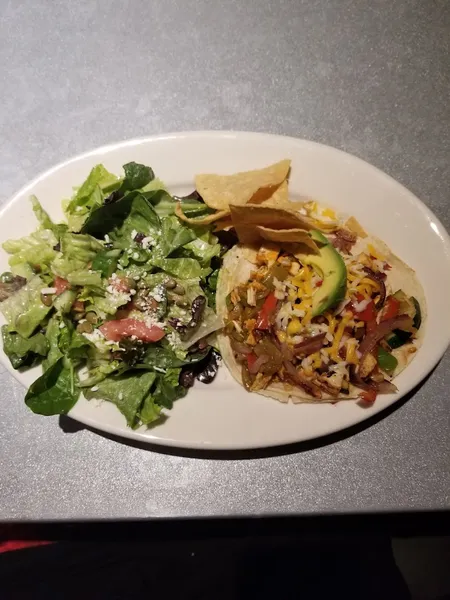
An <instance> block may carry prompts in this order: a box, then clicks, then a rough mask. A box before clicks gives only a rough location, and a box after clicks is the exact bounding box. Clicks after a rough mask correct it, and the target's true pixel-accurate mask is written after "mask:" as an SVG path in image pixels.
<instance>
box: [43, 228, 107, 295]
mask: <svg viewBox="0 0 450 600" xmlns="http://www.w3.org/2000/svg"><path fill="white" fill-rule="evenodd" d="M103 249H104V246H103V244H102V243H101V242H99V241H98V240H96V239H95V238H94V237H92V236H90V235H85V234H81V233H66V234H64V235H63V236H62V237H61V252H60V253H59V254H58V256H57V257H56V258H55V260H54V261H53V264H52V270H53V272H54V273H55V274H56V275H59V276H60V277H64V278H65V279H68V276H69V274H70V273H73V272H74V271H82V270H84V269H86V268H87V265H88V264H89V263H91V262H92V261H93V260H94V258H95V257H96V255H97V254H98V253H99V252H101V251H102V250H103ZM74 283H75V282H74ZM80 285H82V284H80Z"/></svg>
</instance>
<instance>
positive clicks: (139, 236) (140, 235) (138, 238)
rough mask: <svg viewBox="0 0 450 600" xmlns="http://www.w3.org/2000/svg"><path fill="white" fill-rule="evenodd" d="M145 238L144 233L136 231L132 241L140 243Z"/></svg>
mask: <svg viewBox="0 0 450 600" xmlns="http://www.w3.org/2000/svg"><path fill="white" fill-rule="evenodd" d="M144 238H145V233H137V234H136V235H135V236H134V241H135V242H136V244H142V241H143V239H144Z"/></svg>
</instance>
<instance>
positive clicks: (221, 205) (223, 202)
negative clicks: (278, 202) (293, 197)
mask: <svg viewBox="0 0 450 600" xmlns="http://www.w3.org/2000/svg"><path fill="white" fill-rule="evenodd" d="M290 166H291V161H290V160H288V159H286V160H282V161H280V162H278V163H275V164H273V165H270V166H268V167H266V168H265V169H257V170H254V171H244V172H242V173H235V174H234V175H197V176H196V177H195V187H196V190H197V192H198V193H199V194H200V196H201V197H202V198H203V200H204V202H205V204H207V205H208V206H209V207H210V208H216V209H217V210H224V209H225V208H227V207H228V206H229V205H230V204H232V203H233V204H235V205H240V206H242V205H244V204H247V202H249V201H250V200H251V199H252V198H253V197H254V196H255V194H257V193H258V196H256V201H257V202H262V201H264V200H265V199H267V198H269V197H270V196H272V194H274V192H275V191H276V189H277V188H278V186H279V185H280V184H281V183H282V182H283V181H284V180H285V179H286V177H287V176H288V173H289V169H290Z"/></svg>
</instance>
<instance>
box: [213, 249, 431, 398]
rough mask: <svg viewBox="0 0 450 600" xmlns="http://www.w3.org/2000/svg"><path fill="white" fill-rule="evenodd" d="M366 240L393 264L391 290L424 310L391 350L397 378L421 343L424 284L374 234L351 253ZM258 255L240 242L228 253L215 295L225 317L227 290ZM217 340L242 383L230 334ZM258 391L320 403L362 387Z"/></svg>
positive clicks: (246, 273)
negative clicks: (412, 331)
mask: <svg viewBox="0 0 450 600" xmlns="http://www.w3.org/2000/svg"><path fill="white" fill-rule="evenodd" d="M367 244H372V245H373V246H374V248H375V249H376V250H378V251H379V252H380V253H381V254H383V256H385V257H386V262H387V263H389V264H390V265H391V267H392V269H391V270H390V271H388V272H387V280H386V282H387V284H388V285H389V286H390V287H391V289H392V291H393V292H395V291H397V290H398V289H402V290H403V291H404V292H405V293H406V294H407V295H408V296H414V297H415V298H416V299H417V300H418V302H419V304H420V308H421V312H422V324H421V327H420V329H419V331H418V333H417V338H416V339H415V340H414V342H411V343H408V344H405V345H404V346H401V347H400V348H397V349H395V350H393V351H392V354H393V355H394V356H395V357H396V358H397V360H398V366H397V368H396V370H395V372H394V373H393V377H394V378H395V377H396V376H397V375H398V374H399V373H401V371H403V369H404V368H405V367H406V366H407V365H408V364H409V363H410V362H411V360H412V359H413V358H414V356H415V355H416V354H417V350H418V349H419V347H420V345H421V343H422V339H423V335H424V328H425V321H426V303H425V294H424V292H423V289H422V286H421V285H420V283H419V281H418V280H417V276H416V273H415V271H414V270H413V269H411V268H410V267H409V266H408V265H406V264H405V263H404V262H403V261H402V260H400V259H399V258H398V257H397V256H395V255H394V254H392V252H391V251H390V250H389V248H388V247H387V246H386V244H384V242H382V241H381V240H378V239H377V238H374V237H370V238H369V237H367V238H365V239H363V238H360V239H358V241H357V243H356V244H355V246H354V248H353V250H352V254H353V255H354V256H358V254H360V253H361V252H363V251H364V250H365V249H366V247H367ZM256 255H257V250H256V249H254V248H251V247H247V246H243V245H238V246H235V247H234V248H232V249H231V250H230V251H229V252H228V253H227V255H226V256H225V259H224V261H223V266H222V269H221V270H220V275H219V280H218V285H217V296H216V305H217V314H218V315H219V317H221V318H222V319H226V317H227V313H228V310H227V306H226V298H227V296H228V294H229V293H230V292H231V291H232V290H233V289H234V288H235V287H236V286H237V285H239V284H240V283H245V282H246V281H248V280H249V278H250V273H251V271H254V270H255V268H256V266H255V265H256ZM218 343H219V348H220V352H221V354H222V358H223V361H224V362H225V365H226V366H227V367H228V369H229V371H230V373H231V374H232V376H233V377H234V378H235V379H236V381H237V382H238V383H240V384H241V385H243V381H242V376H241V365H240V364H239V363H238V362H237V361H236V359H235V357H234V353H233V350H232V348H231V344H230V339H229V337H228V336H227V335H225V334H224V333H219V334H218ZM413 347H415V349H416V351H415V352H414V351H413V352H411V348H413ZM256 393H258V394H261V395H263V396H268V397H269V398H274V399H275V400H278V401H280V402H285V403H286V402H289V400H292V402H294V403H295V404H300V403H314V404H317V403H327V402H328V403H329V402H336V401H341V400H352V399H355V398H358V397H359V396H360V394H361V389H360V388H357V387H355V386H353V385H350V389H349V394H348V395H347V394H346V395H343V394H342V395H340V396H338V397H335V396H329V395H327V394H325V393H323V396H322V398H313V397H312V396H310V395H309V394H307V393H306V392H305V391H304V390H302V389H301V388H299V387H294V386H290V385H288V384H284V383H272V384H270V385H269V386H268V387H267V388H266V389H263V390H258V391H257V392H256Z"/></svg>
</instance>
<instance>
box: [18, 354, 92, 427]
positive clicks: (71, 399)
mask: <svg viewBox="0 0 450 600" xmlns="http://www.w3.org/2000/svg"><path fill="white" fill-rule="evenodd" d="M79 395H80V390H79V388H77V387H76V386H75V385H74V375H73V369H71V368H69V367H68V366H67V365H66V363H65V360H64V358H59V359H58V360H57V361H56V362H55V363H54V364H53V365H52V366H51V367H50V368H49V369H47V370H46V371H45V372H44V373H43V375H41V376H40V377H39V379H36V381H35V382H34V383H33V384H31V386H30V388H29V389H28V392H27V394H26V396H25V404H26V405H27V406H28V407H29V408H30V409H31V410H32V411H33V412H35V413H38V414H40V415H64V414H66V413H68V412H69V410H70V409H71V408H72V407H73V406H74V404H75V403H76V401H77V400H78V397H79Z"/></svg>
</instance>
